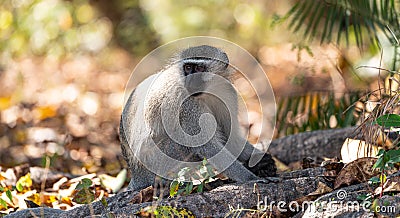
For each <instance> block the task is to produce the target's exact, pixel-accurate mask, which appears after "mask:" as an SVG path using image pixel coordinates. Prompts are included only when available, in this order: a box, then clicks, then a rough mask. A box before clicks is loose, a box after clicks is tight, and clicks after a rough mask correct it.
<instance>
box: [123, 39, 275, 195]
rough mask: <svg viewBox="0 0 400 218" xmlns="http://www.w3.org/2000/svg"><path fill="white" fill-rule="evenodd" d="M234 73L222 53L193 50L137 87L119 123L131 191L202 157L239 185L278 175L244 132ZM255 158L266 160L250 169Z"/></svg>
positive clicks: (201, 48)
mask: <svg viewBox="0 0 400 218" xmlns="http://www.w3.org/2000/svg"><path fill="white" fill-rule="evenodd" d="M233 72H234V70H233V68H232V67H231V66H230V65H229V59H228V56H227V55H226V53H225V52H224V51H222V50H221V49H218V48H215V47H212V46H208V45H202V46H196V47H189V48H187V49H185V50H183V51H181V52H180V53H178V54H177V55H176V57H174V58H173V59H172V60H171V62H170V63H169V64H168V65H167V66H166V67H165V68H164V69H163V70H161V71H160V72H158V73H156V74H154V75H152V76H150V77H148V78H147V79H146V80H144V81H143V82H142V83H140V84H139V85H138V86H137V87H136V89H135V90H134V91H133V92H132V93H131V95H130V97H129V99H128V101H127V102H126V105H125V107H124V110H123V113H122V116H121V124H120V139H121V148H122V153H123V155H124V158H125V160H126V161H127V163H128V167H129V169H130V170H131V175H132V178H131V181H130V184H129V188H130V189H133V190H139V189H143V188H145V187H147V186H150V185H152V184H153V183H154V179H155V175H156V174H157V175H160V174H161V177H168V178H167V179H172V178H173V176H172V177H169V176H166V175H169V174H168V173H170V172H175V173H176V172H178V171H179V170H180V169H182V168H183V167H185V166H187V164H190V163H193V162H196V161H201V160H203V159H204V158H206V159H207V160H208V161H209V163H210V164H211V165H212V166H213V167H214V168H215V169H216V170H217V171H219V172H222V173H224V174H225V175H226V176H228V177H229V178H231V179H233V180H235V181H238V182H244V181H249V180H258V179H260V177H258V176H262V177H265V176H275V175H276V166H275V162H274V161H273V159H272V158H271V156H270V155H269V154H266V153H264V152H261V151H258V150H255V148H254V147H253V146H252V145H251V144H250V143H248V142H247V141H246V140H245V139H243V137H242V136H241V134H240V131H239V123H238V117H237V116H238V96H237V93H236V90H235V89H234V88H233V86H232V84H231V82H230V80H229V79H230V77H231V75H232V73H233ZM252 154H258V155H260V154H261V155H263V157H262V161H261V162H260V164H258V165H255V166H253V167H249V166H248V165H249V164H248V163H249V159H250V158H251V156H252ZM193 166H195V165H193ZM256 174H257V175H256ZM175 176H176V174H175Z"/></svg>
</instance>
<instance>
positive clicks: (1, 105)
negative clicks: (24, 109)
mask: <svg viewBox="0 0 400 218" xmlns="http://www.w3.org/2000/svg"><path fill="white" fill-rule="evenodd" d="M10 106H11V97H0V110H5V109H7V108H9V107H10Z"/></svg>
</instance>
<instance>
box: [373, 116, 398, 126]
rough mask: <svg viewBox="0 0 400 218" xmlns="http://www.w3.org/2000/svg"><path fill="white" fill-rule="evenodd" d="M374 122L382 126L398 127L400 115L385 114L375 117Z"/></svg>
mask: <svg viewBox="0 0 400 218" xmlns="http://www.w3.org/2000/svg"><path fill="white" fill-rule="evenodd" d="M375 122H376V123H377V124H378V125H380V126H383V127H399V126H400V116H399V115H397V114H385V115H382V116H380V117H378V118H376V120H375Z"/></svg>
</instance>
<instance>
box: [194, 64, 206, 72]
mask: <svg viewBox="0 0 400 218" xmlns="http://www.w3.org/2000/svg"><path fill="white" fill-rule="evenodd" d="M195 71H196V72H204V71H206V67H205V66H202V65H196V67H195Z"/></svg>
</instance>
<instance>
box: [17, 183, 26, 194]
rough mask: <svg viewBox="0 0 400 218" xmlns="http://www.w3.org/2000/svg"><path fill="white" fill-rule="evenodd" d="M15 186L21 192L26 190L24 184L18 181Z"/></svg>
mask: <svg viewBox="0 0 400 218" xmlns="http://www.w3.org/2000/svg"><path fill="white" fill-rule="evenodd" d="M15 188H16V189H17V191H19V192H22V191H23V190H24V187H23V186H22V184H21V183H20V182H17V184H16V185H15Z"/></svg>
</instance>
